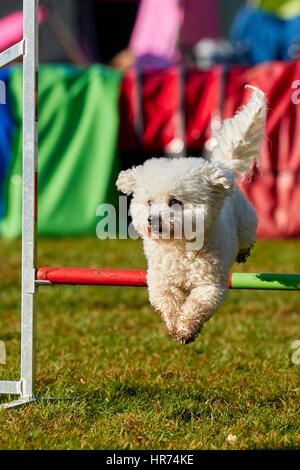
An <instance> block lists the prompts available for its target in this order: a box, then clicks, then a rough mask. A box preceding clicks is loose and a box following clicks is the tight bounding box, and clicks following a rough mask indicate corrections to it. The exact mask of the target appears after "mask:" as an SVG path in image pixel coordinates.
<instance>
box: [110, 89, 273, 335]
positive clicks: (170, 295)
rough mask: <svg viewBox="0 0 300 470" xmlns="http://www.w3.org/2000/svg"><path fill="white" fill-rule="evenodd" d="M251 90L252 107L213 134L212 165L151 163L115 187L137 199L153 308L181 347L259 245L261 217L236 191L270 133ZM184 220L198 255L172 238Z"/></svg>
mask: <svg viewBox="0 0 300 470" xmlns="http://www.w3.org/2000/svg"><path fill="white" fill-rule="evenodd" d="M250 88H253V90H254V91H253V93H252V97H251V100H250V101H249V103H248V104H247V105H246V106H244V107H243V108H242V110H240V111H239V112H238V113H237V114H236V115H235V116H234V117H233V118H232V119H227V120H225V121H224V122H223V124H222V127H221V129H220V130H219V131H217V132H216V133H215V135H214V137H215V140H216V145H215V147H214V149H213V150H212V152H211V155H210V156H209V159H207V160H204V159H203V158H153V159H151V160H148V161H146V162H145V163H144V164H143V165H141V166H138V167H135V168H132V169H130V170H127V171H122V172H121V173H120V174H119V177H118V180H117V187H118V189H119V190H121V191H122V192H123V193H125V194H128V195H129V194H133V198H132V202H131V206H130V210H131V215H132V221H133V225H134V227H135V228H136V230H137V231H138V232H139V234H140V235H141V236H142V238H143V239H144V250H145V254H146V257H147V260H148V278H147V279H148V287H149V298H150V302H151V304H152V305H153V306H154V308H156V309H157V310H158V311H160V312H161V314H162V317H163V319H164V321H165V324H166V326H167V329H168V331H169V332H170V334H171V335H172V336H173V337H175V338H176V339H178V340H179V341H180V342H182V343H189V342H191V341H193V340H194V339H195V338H196V336H197V334H198V333H199V331H200V329H201V327H202V325H203V323H204V322H205V321H207V320H208V319H209V318H210V317H211V316H212V315H214V314H215V313H216V311H217V310H218V308H219V307H220V305H221V303H222V302H223V300H224V299H225V297H226V293H227V290H228V276H229V272H230V269H231V266H232V264H233V263H234V261H238V262H242V261H245V260H246V258H247V256H248V255H249V253H250V249H251V247H252V246H253V244H254V243H255V237H256V229H257V216H256V213H255V210H254V208H253V207H252V205H251V203H250V202H249V201H248V200H247V198H246V197H245V196H244V194H243V193H242V192H241V191H240V189H239V187H238V186H237V184H236V183H235V179H236V177H237V175H238V174H239V175H241V174H243V173H245V172H246V170H247V169H248V167H249V164H250V163H251V162H252V161H253V159H254V158H255V157H257V156H258V153H259V146H260V143H261V140H262V137H263V135H264V129H265V117H266V102H265V95H264V93H263V92H262V91H260V90H259V89H257V88H254V87H250ZM200 208H202V212H201V211H200ZM199 211H200V212H199ZM200 213H201V214H202V215H203V224H200V225H201V226H200V228H199V226H197V223H196V222H197V215H198V216H199V214H200ZM185 215H188V217H187V218H185ZM179 220H181V221H183V225H184V224H185V223H186V222H185V220H189V221H191V220H192V230H196V232H195V233H194V232H192V233H193V234H194V238H192V239H194V241H195V240H196V239H197V236H198V238H199V240H201V239H202V238H204V241H203V244H201V246H200V249H198V248H197V249H196V250H195V249H189V248H187V246H188V241H189V242H191V237H189V238H187V237H186V236H185V235H183V237H181V239H179V238H176V237H175V236H174V233H175V228H176V227H177V226H178V221H179ZM176 224H177V225H176ZM195 227H196V229H195ZM197 227H198V228H197ZM166 228H169V234H170V237H169V239H167V238H168V237H164V234H165V233H166V232H167V230H166ZM197 230H198V232H199V233H197ZM200 232H201V233H200Z"/></svg>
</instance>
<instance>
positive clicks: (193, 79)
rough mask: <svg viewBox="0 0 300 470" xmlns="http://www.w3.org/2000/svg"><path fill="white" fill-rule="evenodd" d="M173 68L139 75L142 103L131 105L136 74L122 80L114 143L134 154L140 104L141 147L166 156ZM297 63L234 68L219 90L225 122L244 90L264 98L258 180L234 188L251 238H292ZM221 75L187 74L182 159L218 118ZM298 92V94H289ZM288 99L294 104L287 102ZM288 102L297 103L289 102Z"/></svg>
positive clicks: (297, 198) (175, 97) (174, 95)
mask: <svg viewBox="0 0 300 470" xmlns="http://www.w3.org/2000/svg"><path fill="white" fill-rule="evenodd" d="M180 80H181V75H180V70H179V68H176V67H174V68H173V67H172V68H169V69H166V70H162V71H155V72H154V71H153V72H147V73H145V74H144V76H143V86H142V88H143V92H142V101H141V103H140V104H139V102H138V93H137V76H136V72H133V71H132V72H130V74H129V75H127V76H126V77H125V80H124V83H123V88H122V93H121V101H120V103H121V105H120V107H121V130H120V145H121V148H122V149H125V150H137V149H138V142H139V140H138V138H137V136H136V130H135V121H136V119H137V115H138V108H139V106H142V116H143V126H144V131H143V133H142V134H143V135H142V144H143V149H144V150H145V151H146V152H153V155H155V152H156V151H160V152H161V151H164V150H166V148H167V146H168V144H170V142H171V141H172V139H174V138H176V137H180V132H181V129H180V112H181V109H180ZM299 80H300V59H299V60H297V61H294V62H270V63H266V64H262V65H258V66H255V67H251V68H242V67H234V68H232V69H231V70H230V72H229V74H228V77H227V80H226V83H227V85H226V87H225V97H224V111H223V116H222V117H223V119H225V118H229V117H232V116H233V115H234V113H235V112H236V111H237V110H238V108H239V107H240V106H241V105H243V104H245V103H246V102H247V101H248V99H249V96H250V94H251V90H249V89H245V85H246V84H249V85H254V86H257V87H259V88H261V89H262V90H263V91H264V92H265V93H266V95H267V100H268V115H267V126H266V138H265V141H264V142H263V145H262V151H261V159H260V165H259V176H258V178H257V179H256V180H255V181H252V182H251V183H249V182H247V180H246V181H244V182H241V183H240V185H241V188H242V190H243V191H244V192H245V193H246V194H247V195H248V197H249V198H250V200H251V201H252V202H253V204H254V206H255V207H256V209H257V212H258V216H259V228H258V236H259V237H261V238H284V237H298V236H300V210H299V203H300V82H299ZM221 88H222V69H221V68H220V67H214V68H213V69H211V70H208V71H199V70H193V69H191V70H189V71H188V73H187V79H186V91H185V110H184V111H185V121H186V142H187V147H188V149H189V154H190V155H197V154H199V153H200V152H201V151H202V150H203V148H204V147H205V145H206V143H207V141H208V139H209V137H210V135H211V130H210V127H211V119H212V117H214V116H216V115H218V113H220V107H221V103H220V101H221ZM297 90H298V91H297ZM293 96H294V102H293V99H292V98H293ZM295 97H296V98H297V101H299V104H297V101H295Z"/></svg>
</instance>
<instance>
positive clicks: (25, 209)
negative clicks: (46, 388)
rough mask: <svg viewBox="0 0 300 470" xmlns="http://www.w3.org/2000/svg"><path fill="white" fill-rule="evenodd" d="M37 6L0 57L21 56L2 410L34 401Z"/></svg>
mask: <svg viewBox="0 0 300 470" xmlns="http://www.w3.org/2000/svg"><path fill="white" fill-rule="evenodd" d="M38 7H39V0H23V24H24V30H23V40H22V41H20V42H19V43H18V44H15V45H14V46H12V47H10V48H9V49H7V50H6V51H4V52H2V53H1V54H0V67H4V66H5V65H7V64H9V63H10V62H12V61H14V60H16V59H17V58H19V57H22V56H23V178H22V304H21V315H22V319H21V376H20V380H18V381H0V394H10V395H19V399H18V400H15V401H11V402H8V403H5V404H3V405H2V407H5V408H9V407H14V406H19V405H22V404H24V403H28V402H31V401H34V400H35V399H36V398H35V381H36V372H35V351H36V339H35V329H36V312H35V293H36V286H35V272H36V246H37V245H36V228H37V181H38V176H37V175H38V166H37V155H38Z"/></svg>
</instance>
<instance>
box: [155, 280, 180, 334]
mask: <svg viewBox="0 0 300 470" xmlns="http://www.w3.org/2000/svg"><path fill="white" fill-rule="evenodd" d="M148 291H149V300H150V302H151V304H152V306H153V307H154V308H155V309H156V310H158V311H159V312H160V313H161V315H162V317H163V319H164V322H165V324H166V327H167V329H168V331H169V332H170V334H171V335H173V336H174V331H175V325H176V323H177V320H178V316H179V314H180V312H181V310H182V306H183V304H184V301H185V299H186V296H185V294H184V293H183V291H182V290H181V289H180V288H179V287H178V286H176V285H175V284H174V283H172V282H167V281H166V280H165V279H163V278H161V277H160V276H158V277H156V276H155V275H153V274H152V273H151V272H148Z"/></svg>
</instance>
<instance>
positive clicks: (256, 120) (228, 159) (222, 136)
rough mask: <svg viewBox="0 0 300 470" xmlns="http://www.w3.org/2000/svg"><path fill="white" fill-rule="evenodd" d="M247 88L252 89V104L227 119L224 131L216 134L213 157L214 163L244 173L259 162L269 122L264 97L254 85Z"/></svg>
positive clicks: (222, 128) (250, 102)
mask: <svg viewBox="0 0 300 470" xmlns="http://www.w3.org/2000/svg"><path fill="white" fill-rule="evenodd" d="M246 87H247V88H252V90H253V93H252V96H251V99H250V101H249V102H248V103H247V104H246V105H245V106H243V107H242V108H241V110H240V111H239V112H237V114H236V115H235V116H234V117H233V118H231V119H226V120H224V121H223V123H222V127H221V129H219V130H216V131H214V134H213V136H214V138H215V140H216V145H215V147H214V148H213V149H212V154H211V161H213V160H218V161H222V162H224V163H225V164H226V166H229V167H230V168H231V169H233V170H236V171H239V172H241V173H245V172H246V171H247V169H248V168H249V165H250V164H251V163H253V162H254V161H257V160H256V159H258V156H259V148H260V144H261V141H262V138H263V136H264V133H265V121H266V98H265V94H264V93H263V92H262V91H261V90H260V89H259V88H256V87H254V86H250V85H246Z"/></svg>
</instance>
